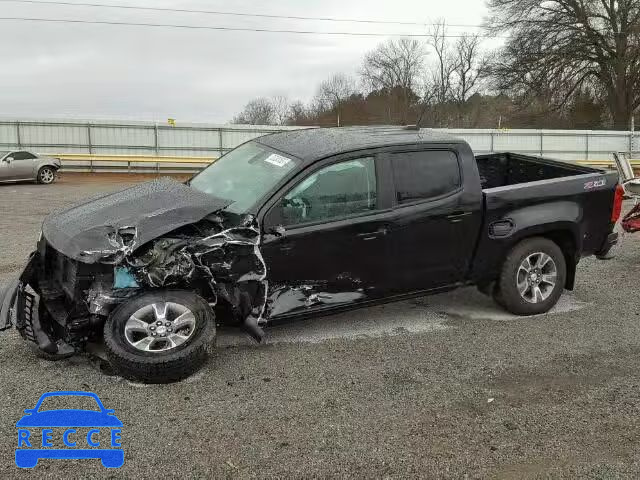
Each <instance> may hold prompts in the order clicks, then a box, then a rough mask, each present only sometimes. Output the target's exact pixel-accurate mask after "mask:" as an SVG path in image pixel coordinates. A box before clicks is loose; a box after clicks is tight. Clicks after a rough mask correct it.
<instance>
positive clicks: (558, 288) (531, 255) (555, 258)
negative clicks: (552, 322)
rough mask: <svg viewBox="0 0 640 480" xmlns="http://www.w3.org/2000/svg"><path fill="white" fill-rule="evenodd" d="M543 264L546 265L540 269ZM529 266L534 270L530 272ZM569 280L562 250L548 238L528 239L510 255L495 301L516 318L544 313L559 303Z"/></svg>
mask: <svg viewBox="0 0 640 480" xmlns="http://www.w3.org/2000/svg"><path fill="white" fill-rule="evenodd" d="M544 255H546V256H547V257H548V260H546V258H547V257H544ZM542 262H545V263H544V266H543V267H542V268H540V264H541V263H542ZM527 266H530V267H531V268H530V269H529V270H527ZM536 267H537V268H536ZM554 271H555V281H553V278H554V275H553V272H554ZM527 272H529V273H527ZM566 278H567V266H566V262H565V258H564V254H563V253H562V250H561V249H560V247H559V246H558V245H557V244H556V243H554V242H552V241H551V240H549V239H546V238H542V237H534V238H528V239H526V240H523V241H522V242H520V243H518V244H517V245H516V246H515V247H513V249H512V250H511V251H510V252H509V254H508V255H507V258H506V259H505V262H504V264H503V266H502V271H501V273H500V278H499V280H498V283H497V286H496V287H497V288H496V290H495V291H494V294H493V298H494V300H495V301H496V303H498V304H499V305H501V306H502V307H504V308H505V309H506V310H508V311H509V312H511V313H513V314H515V315H537V314H540V313H545V312H548V311H549V310H550V309H551V308H552V307H553V306H554V305H555V304H556V303H557V302H558V299H559V298H560V296H561V295H562V292H563V291H564V285H565V281H566ZM552 283H553V285H552ZM536 287H537V290H536ZM521 292H523V293H521Z"/></svg>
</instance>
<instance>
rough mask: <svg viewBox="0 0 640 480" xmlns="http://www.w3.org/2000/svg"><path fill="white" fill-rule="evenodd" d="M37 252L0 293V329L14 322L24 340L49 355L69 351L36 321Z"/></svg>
mask: <svg viewBox="0 0 640 480" xmlns="http://www.w3.org/2000/svg"><path fill="white" fill-rule="evenodd" d="M39 263H40V254H39V253H38V252H33V253H32V254H31V256H30V257H29V261H28V262H27V264H26V266H25V267H24V269H23V270H22V273H20V275H19V276H18V277H17V278H16V279H15V280H13V281H11V282H9V285H7V286H6V287H5V289H4V290H3V291H2V293H0V331H2V330H7V329H9V328H11V327H12V326H15V327H16V329H17V330H18V332H20V335H21V336H22V338H24V339H25V340H29V341H31V342H33V343H35V344H36V345H37V346H38V347H39V348H40V349H41V350H42V351H44V352H46V353H49V354H52V355H56V354H58V355H65V354H69V353H73V352H74V349H73V347H71V346H70V345H68V344H66V342H64V341H63V340H62V339H58V340H57V341H56V340H54V337H53V335H52V333H53V332H51V331H50V326H48V327H49V328H47V327H45V326H43V325H42V324H41V322H40V315H39V312H38V304H39V295H38V293H37V292H36V290H35V289H34V287H33V286H32V285H37V282H36V281H35V280H36V278H35V277H36V272H37V270H38V268H39Z"/></svg>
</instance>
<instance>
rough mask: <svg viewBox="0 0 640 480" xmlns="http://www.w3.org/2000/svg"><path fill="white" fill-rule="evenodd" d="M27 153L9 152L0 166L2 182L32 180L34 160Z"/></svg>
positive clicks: (34, 157) (33, 156) (33, 157)
mask: <svg viewBox="0 0 640 480" xmlns="http://www.w3.org/2000/svg"><path fill="white" fill-rule="evenodd" d="M36 158H37V157H36V156H35V155H32V154H31V153H29V152H11V153H10V154H9V155H7V156H6V157H5V158H4V160H3V161H2V164H1V165H0V169H1V170H0V179H2V180H30V179H32V178H34V175H35V174H34V171H33V170H34V166H35V163H34V162H35V159H36Z"/></svg>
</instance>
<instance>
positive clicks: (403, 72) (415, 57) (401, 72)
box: [360, 38, 425, 122]
mask: <svg viewBox="0 0 640 480" xmlns="http://www.w3.org/2000/svg"><path fill="white" fill-rule="evenodd" d="M424 57H425V51H424V48H423V46H422V45H421V44H420V43H419V42H418V41H417V40H412V39H408V38H401V39H400V40H389V41H387V42H385V43H381V44H380V45H378V46H377V47H376V48H375V49H374V50H373V51H371V52H369V53H368V54H367V55H366V56H365V58H364V63H363V65H362V69H361V72H360V76H361V78H362V80H363V83H364V84H365V85H366V86H367V87H368V88H369V90H370V91H373V90H382V91H385V92H387V93H388V94H389V95H390V94H391V93H392V92H398V91H399V92H400V94H401V96H402V100H403V102H402V103H403V111H402V117H403V118H402V120H403V121H404V122H406V120H407V116H408V113H409V107H410V102H411V99H412V98H414V97H415V91H416V87H417V84H418V78H419V76H420V73H421V71H422V68H423V66H424Z"/></svg>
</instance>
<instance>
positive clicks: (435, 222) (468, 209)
mask: <svg viewBox="0 0 640 480" xmlns="http://www.w3.org/2000/svg"><path fill="white" fill-rule="evenodd" d="M459 157H460V154H459V152H458V151H457V150H456V149H455V148H453V147H452V148H447V147H442V148H435V149H428V150H427V149H425V150H417V149H413V150H400V149H399V150H396V151H393V152H389V153H388V154H387V155H386V156H385V160H386V161H387V162H388V163H389V164H390V168H391V171H392V172H393V174H392V178H393V190H394V193H395V194H394V199H393V200H394V213H395V215H394V222H393V225H392V228H391V231H392V232H393V233H392V240H393V249H394V259H395V262H394V265H395V267H394V275H395V279H396V282H397V286H398V288H399V289H400V290H402V291H405V292H410V291H417V290H426V289H433V288H438V287H443V286H446V285H451V284H455V283H457V282H461V281H463V280H464V279H465V276H466V274H467V271H468V268H469V262H470V260H471V258H472V256H473V250H474V248H475V244H476V240H477V236H478V231H479V229H480V224H481V221H482V192H481V190H480V186H479V182H478V181H477V178H476V179H475V180H476V183H478V185H472V182H473V179H472V178H468V179H465V178H464V175H463V168H462V165H463V164H462V161H461V158H459Z"/></svg>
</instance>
